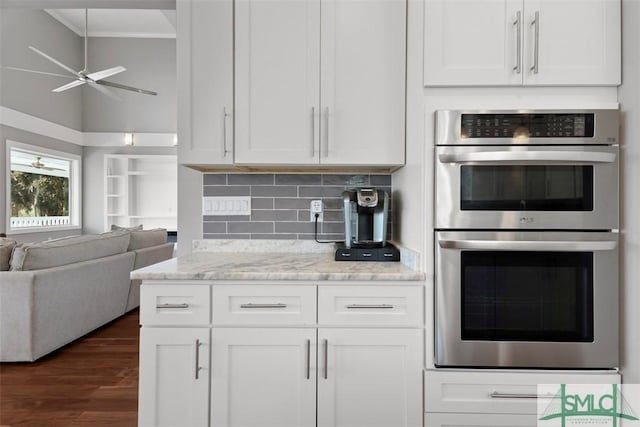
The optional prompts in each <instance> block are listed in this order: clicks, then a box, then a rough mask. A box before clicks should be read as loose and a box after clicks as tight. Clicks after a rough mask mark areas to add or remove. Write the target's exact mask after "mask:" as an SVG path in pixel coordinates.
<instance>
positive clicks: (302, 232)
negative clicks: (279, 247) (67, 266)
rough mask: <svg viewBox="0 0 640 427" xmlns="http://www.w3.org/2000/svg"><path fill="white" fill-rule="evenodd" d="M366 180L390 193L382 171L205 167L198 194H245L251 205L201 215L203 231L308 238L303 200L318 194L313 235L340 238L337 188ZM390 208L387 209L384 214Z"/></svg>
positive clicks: (216, 235)
mask: <svg viewBox="0 0 640 427" xmlns="http://www.w3.org/2000/svg"><path fill="white" fill-rule="evenodd" d="M369 185H371V186H374V187H376V188H379V189H381V190H384V191H387V193H389V195H390V196H391V190H392V179H391V175H388V174H376V175H368V174H322V173H300V174H296V173H237V174H230V173H229V174H227V173H207V174H204V176H203V190H202V193H203V195H204V196H250V197H251V208H252V211H251V215H224V216H218V215H210V216H203V226H202V227H203V228H202V231H203V237H204V238H205V239H299V240H311V239H313V238H314V223H313V221H310V215H309V204H310V203H311V200H315V199H321V200H322V202H323V207H324V214H323V216H324V222H323V223H320V224H318V239H319V240H343V239H344V236H343V234H342V233H343V230H344V218H343V216H344V215H343V211H342V207H343V201H342V192H343V191H345V190H348V189H353V188H356V187H361V186H369ZM391 205H392V207H393V204H391ZM392 214H393V209H392V210H391V211H390V212H389V216H390V217H391V216H392ZM388 237H389V238H391V227H389V233H388Z"/></svg>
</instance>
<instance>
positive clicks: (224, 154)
mask: <svg viewBox="0 0 640 427" xmlns="http://www.w3.org/2000/svg"><path fill="white" fill-rule="evenodd" d="M223 114H224V117H223V121H222V136H223V138H222V157H227V153H230V152H231V151H229V150H227V117H230V116H231V114H229V113H227V107H224V109H223Z"/></svg>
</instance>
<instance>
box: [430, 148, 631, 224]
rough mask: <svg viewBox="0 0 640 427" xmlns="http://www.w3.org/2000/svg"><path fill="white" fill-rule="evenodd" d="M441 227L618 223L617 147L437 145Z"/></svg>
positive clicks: (437, 196) (438, 208) (437, 213)
mask: <svg viewBox="0 0 640 427" xmlns="http://www.w3.org/2000/svg"><path fill="white" fill-rule="evenodd" d="M436 150H437V152H436V158H435V162H436V228H438V229H556V230H613V229H617V228H618V157H619V156H618V147H617V146H492V147H487V146H476V147H470V146H466V147H462V146H457V147H456V146H449V147H442V146H441V147H437V149H436Z"/></svg>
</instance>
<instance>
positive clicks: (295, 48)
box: [235, 0, 320, 164]
mask: <svg viewBox="0 0 640 427" xmlns="http://www.w3.org/2000/svg"><path fill="white" fill-rule="evenodd" d="M235 7H236V9H235V23H236V44H235V47H236V51H235V52H236V82H235V91H236V92H235V95H236V98H235V100H236V121H235V136H236V152H235V161H236V163H240V164H287V163H289V164H316V163H318V150H317V144H318V132H319V129H318V123H317V119H316V117H317V115H318V112H319V108H320V107H319V91H320V0H280V1H276V0H273V1H272V0H238V1H236V6H235ZM314 113H315V114H314Z"/></svg>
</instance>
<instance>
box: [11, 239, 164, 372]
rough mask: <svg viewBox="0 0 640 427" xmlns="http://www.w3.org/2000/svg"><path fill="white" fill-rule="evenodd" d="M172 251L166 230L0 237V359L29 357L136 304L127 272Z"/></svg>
mask: <svg viewBox="0 0 640 427" xmlns="http://www.w3.org/2000/svg"><path fill="white" fill-rule="evenodd" d="M8 253H9V254H10V261H9V262H7V254H8ZM172 256H173V244H172V243H166V230H146V231H113V232H109V233H103V234H100V235H87V236H77V237H71V238H64V239H57V240H51V241H46V242H40V243H31V244H22V245H16V244H15V243H14V242H13V241H11V240H9V239H0V269H3V270H6V269H7V268H8V271H0V362H23V361H34V360H36V359H38V358H40V357H42V356H44V355H46V354H48V353H50V352H52V351H53V350H55V349H57V348H59V347H62V346H63V345H65V344H68V343H69V342H71V341H73V340H75V339H77V338H79V337H81V336H82V335H85V334H86V333H88V332H90V331H92V330H94V329H96V328H98V327H100V326H102V325H104V324H105V323H108V322H110V321H111V320H113V319H116V318H117V317H119V316H122V315H123V314H125V313H126V312H128V311H130V310H132V309H134V308H136V307H137V306H138V305H139V304H140V281H137V280H130V278H129V274H130V272H131V271H132V270H134V269H136V268H141V267H144V266H147V265H151V264H155V263H157V262H160V261H163V260H166V259H169V258H171V257H172Z"/></svg>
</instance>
